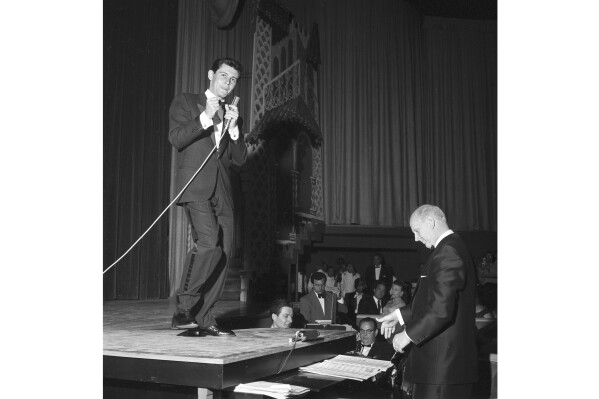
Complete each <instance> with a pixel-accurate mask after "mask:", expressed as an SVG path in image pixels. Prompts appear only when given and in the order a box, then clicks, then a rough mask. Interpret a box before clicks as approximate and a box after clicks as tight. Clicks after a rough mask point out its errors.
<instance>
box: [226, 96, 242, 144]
mask: <svg viewBox="0 0 599 399" xmlns="http://www.w3.org/2000/svg"><path fill="white" fill-rule="evenodd" d="M238 102H239V97H237V96H235V97H233V101H232V102H231V105H237V103H238ZM230 124H231V119H225V121H224V124H223V136H224V135H225V133H226V132H227V130H229V125H230Z"/></svg>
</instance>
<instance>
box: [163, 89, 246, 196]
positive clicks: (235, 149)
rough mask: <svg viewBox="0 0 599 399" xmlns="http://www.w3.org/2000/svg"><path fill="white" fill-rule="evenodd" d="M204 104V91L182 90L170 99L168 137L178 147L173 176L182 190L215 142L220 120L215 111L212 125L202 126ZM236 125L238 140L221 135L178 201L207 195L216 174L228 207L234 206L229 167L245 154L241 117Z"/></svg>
mask: <svg viewBox="0 0 599 399" xmlns="http://www.w3.org/2000/svg"><path fill="white" fill-rule="evenodd" d="M205 108H206V95H205V94H204V93H202V94H188V93H182V94H179V95H178V96H177V97H175V99H174V100H173V102H172V103H171V107H170V110H169V134H168V138H169V141H170V143H171V144H172V145H173V146H174V147H175V148H176V149H177V150H178V151H179V160H178V163H179V165H178V169H177V177H176V179H177V192H179V191H181V189H182V188H183V187H184V186H185V184H187V182H188V181H189V179H191V177H192V176H193V174H194V173H195V172H196V171H197V169H198V168H199V167H200V165H201V164H202V163H203V162H204V160H205V159H206V157H207V156H208V154H209V153H210V151H211V150H212V149H213V148H214V145H215V144H216V140H215V137H214V127H215V126H216V125H217V124H218V123H220V118H219V117H218V115H215V117H214V119H213V122H214V125H213V126H211V127H209V128H208V129H204V128H203V127H202V124H201V122H200V114H201V113H202V112H204V110H205ZM238 127H239V138H238V139H237V142H234V141H233V140H231V139H230V137H229V134H228V133H226V134H225V135H224V137H223V138H222V139H221V142H220V145H219V149H218V152H217V151H215V152H214V153H213V154H212V156H211V157H210V159H209V160H208V161H207V162H206V164H205V165H204V167H203V168H202V170H201V171H200V173H198V175H197V176H196V177H195V178H194V180H193V181H192V183H191V184H190V185H189V187H187V189H186V190H185V192H184V193H183V195H182V196H181V197H180V198H179V200H178V201H177V203H178V204H182V203H185V202H190V201H204V200H208V199H210V197H211V196H212V194H213V192H214V188H215V187H216V181H217V178H219V176H220V177H221V178H222V183H223V186H224V189H225V191H226V193H227V198H228V200H229V204H230V206H231V208H233V207H234V204H233V194H232V191H231V180H230V167H231V165H232V164H235V165H238V166H241V165H243V164H244V163H245V160H246V156H247V148H246V146H245V141H244V139H243V134H242V130H241V120H240V119H238Z"/></svg>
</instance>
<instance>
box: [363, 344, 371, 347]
mask: <svg viewBox="0 0 599 399" xmlns="http://www.w3.org/2000/svg"><path fill="white" fill-rule="evenodd" d="M365 346H367V347H369V348H370V347H371V346H372V344H368V345H364V344H362V348H363V347H365Z"/></svg>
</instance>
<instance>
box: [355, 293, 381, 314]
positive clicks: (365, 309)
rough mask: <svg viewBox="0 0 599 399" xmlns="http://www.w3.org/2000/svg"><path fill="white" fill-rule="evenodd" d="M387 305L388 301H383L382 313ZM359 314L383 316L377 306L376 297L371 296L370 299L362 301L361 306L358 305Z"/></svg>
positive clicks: (366, 298)
mask: <svg viewBox="0 0 599 399" xmlns="http://www.w3.org/2000/svg"><path fill="white" fill-rule="evenodd" d="M386 304H387V301H386V300H385V298H383V299H381V311H382V310H383V308H384V307H385V305H386ZM358 314H381V312H379V310H378V308H377V306H376V301H375V299H374V297H372V296H370V295H369V296H368V297H365V298H362V299H361V300H360V304H359V305H358Z"/></svg>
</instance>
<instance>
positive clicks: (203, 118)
mask: <svg viewBox="0 0 599 399" xmlns="http://www.w3.org/2000/svg"><path fill="white" fill-rule="evenodd" d="M200 123H201V124H202V127H203V128H204V130H205V129H208V128H209V127H210V126H212V125H214V122H212V119H210V118H208V116H207V115H206V111H204V112H202V113H201V114H200Z"/></svg>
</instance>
